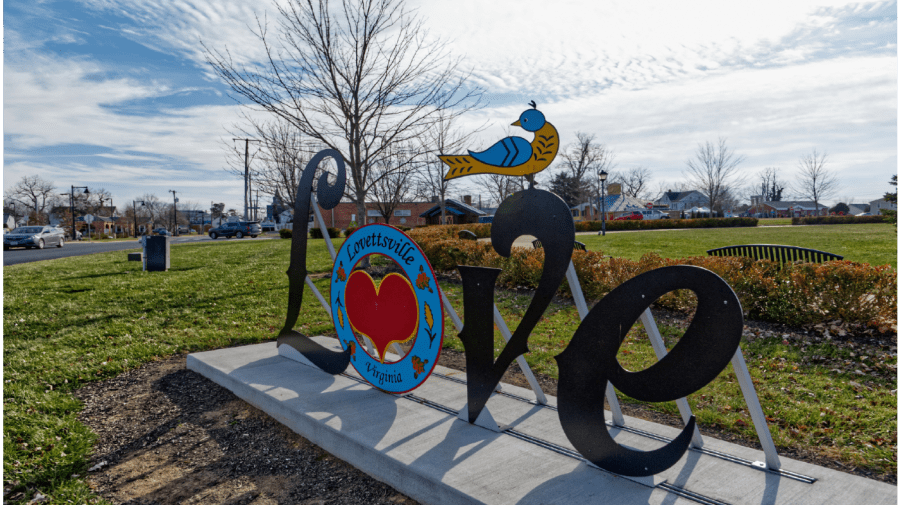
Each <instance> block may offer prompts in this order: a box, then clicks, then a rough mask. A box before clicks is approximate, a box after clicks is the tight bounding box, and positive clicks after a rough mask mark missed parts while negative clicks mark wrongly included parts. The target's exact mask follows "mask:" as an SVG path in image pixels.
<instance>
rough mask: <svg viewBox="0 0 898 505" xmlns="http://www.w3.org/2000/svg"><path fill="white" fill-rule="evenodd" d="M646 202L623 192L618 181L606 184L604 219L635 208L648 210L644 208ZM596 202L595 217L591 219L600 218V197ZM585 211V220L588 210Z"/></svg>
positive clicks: (627, 212) (612, 217) (626, 212)
mask: <svg viewBox="0 0 898 505" xmlns="http://www.w3.org/2000/svg"><path fill="white" fill-rule="evenodd" d="M648 203H649V201H648V200H643V199H641V198H634V197H632V196H629V195H625V194H623V192H622V191H621V185H620V184H619V183H611V184H609V185H608V193H607V194H606V195H605V206H604V211H605V213H606V215H605V219H614V218H617V217H620V216H623V215H624V214H629V213H630V212H633V211H637V210H638V211H640V212H644V211H646V210H648V209H647V208H646V205H647V204H648ZM597 204H598V205H597V209H596V214H594V216H595V217H593V218H592V219H601V218H602V210H603V209H602V200H601V198H600V199H599V200H598V201H597ZM586 212H587V220H589V219H588V218H589V214H588V213H589V210H587V211H586Z"/></svg>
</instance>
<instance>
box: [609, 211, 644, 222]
mask: <svg viewBox="0 0 898 505" xmlns="http://www.w3.org/2000/svg"><path fill="white" fill-rule="evenodd" d="M614 220H615V221H639V220H642V213H641V212H639V211H636V212H630V213H629V214H624V215H623V216H619V217H616V218H614Z"/></svg>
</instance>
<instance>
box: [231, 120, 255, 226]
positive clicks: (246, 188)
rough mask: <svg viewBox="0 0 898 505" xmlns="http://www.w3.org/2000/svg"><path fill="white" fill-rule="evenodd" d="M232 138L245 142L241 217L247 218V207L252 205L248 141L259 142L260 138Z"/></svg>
mask: <svg viewBox="0 0 898 505" xmlns="http://www.w3.org/2000/svg"><path fill="white" fill-rule="evenodd" d="M234 140H242V141H244V142H246V146H245V148H244V151H243V219H246V220H249V208H250V207H251V206H252V199H253V196H252V193H251V192H250V191H251V190H250V180H249V143H250V142H261V140H256V139H242V138H234Z"/></svg>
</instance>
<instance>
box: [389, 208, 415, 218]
mask: <svg viewBox="0 0 898 505" xmlns="http://www.w3.org/2000/svg"><path fill="white" fill-rule="evenodd" d="M393 215H394V216H396V217H403V216H405V217H411V215H412V210H411V209H396V210H395V211H393Z"/></svg>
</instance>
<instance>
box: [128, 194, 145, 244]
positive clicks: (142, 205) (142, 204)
mask: <svg viewBox="0 0 898 505" xmlns="http://www.w3.org/2000/svg"><path fill="white" fill-rule="evenodd" d="M137 202H140V206H141V207H146V205H147V202H145V201H143V200H134V203H132V204H131V206H132V208H133V209H134V212H133V214H134V238H137Z"/></svg>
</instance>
